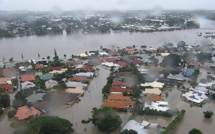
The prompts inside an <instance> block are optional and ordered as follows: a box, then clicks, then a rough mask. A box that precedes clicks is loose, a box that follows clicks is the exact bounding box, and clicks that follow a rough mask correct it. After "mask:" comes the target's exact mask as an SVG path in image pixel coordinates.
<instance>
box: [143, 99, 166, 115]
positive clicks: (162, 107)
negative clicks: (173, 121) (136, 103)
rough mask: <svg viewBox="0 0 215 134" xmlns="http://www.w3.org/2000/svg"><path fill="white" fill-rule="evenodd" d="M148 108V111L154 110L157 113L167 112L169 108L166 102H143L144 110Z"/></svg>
mask: <svg viewBox="0 0 215 134" xmlns="http://www.w3.org/2000/svg"><path fill="white" fill-rule="evenodd" d="M147 107H148V108H149V109H154V110H157V111H162V112H165V111H168V110H169V109H170V108H169V107H168V102H166V101H157V102H154V101H152V102H150V101H149V102H147V101H146V102H145V105H144V109H145V108H147Z"/></svg>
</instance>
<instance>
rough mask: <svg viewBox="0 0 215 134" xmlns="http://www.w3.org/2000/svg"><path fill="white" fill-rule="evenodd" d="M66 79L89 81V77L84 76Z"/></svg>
mask: <svg viewBox="0 0 215 134" xmlns="http://www.w3.org/2000/svg"><path fill="white" fill-rule="evenodd" d="M68 81H90V79H88V78H87V77H84V76H75V77H72V78H69V79H68Z"/></svg>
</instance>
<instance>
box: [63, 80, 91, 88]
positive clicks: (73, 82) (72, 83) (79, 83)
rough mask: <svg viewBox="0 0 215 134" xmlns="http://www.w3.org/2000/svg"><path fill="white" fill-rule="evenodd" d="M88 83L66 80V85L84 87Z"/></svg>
mask: <svg viewBox="0 0 215 134" xmlns="http://www.w3.org/2000/svg"><path fill="white" fill-rule="evenodd" d="M87 86H88V85H87V84H84V83H81V82H76V81H68V82H66V87H68V88H69V87H83V88H87Z"/></svg>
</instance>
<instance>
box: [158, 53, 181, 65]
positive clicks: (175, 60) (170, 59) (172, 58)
mask: <svg viewBox="0 0 215 134" xmlns="http://www.w3.org/2000/svg"><path fill="white" fill-rule="evenodd" d="M180 63H181V58H180V56H179V55H177V54H170V55H168V56H166V57H165V58H164V59H163V61H162V63H161V65H162V66H163V67H173V68H175V67H178V66H179V65H180Z"/></svg>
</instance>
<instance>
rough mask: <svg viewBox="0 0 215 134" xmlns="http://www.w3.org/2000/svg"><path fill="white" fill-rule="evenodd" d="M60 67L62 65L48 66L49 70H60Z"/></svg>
mask: <svg viewBox="0 0 215 134" xmlns="http://www.w3.org/2000/svg"><path fill="white" fill-rule="evenodd" d="M61 69H63V66H57V67H49V70H61Z"/></svg>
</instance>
